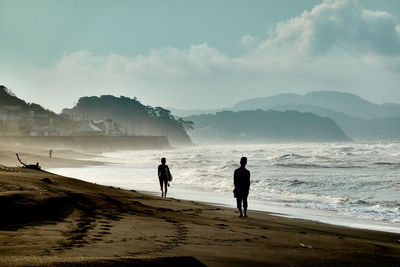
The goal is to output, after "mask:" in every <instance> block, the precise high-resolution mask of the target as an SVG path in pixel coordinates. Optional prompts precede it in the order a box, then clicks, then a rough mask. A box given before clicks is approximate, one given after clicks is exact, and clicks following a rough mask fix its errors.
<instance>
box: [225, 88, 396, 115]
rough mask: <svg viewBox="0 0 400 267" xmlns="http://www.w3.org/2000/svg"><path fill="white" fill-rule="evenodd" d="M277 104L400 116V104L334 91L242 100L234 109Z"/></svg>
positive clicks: (342, 111)
mask: <svg viewBox="0 0 400 267" xmlns="http://www.w3.org/2000/svg"><path fill="white" fill-rule="evenodd" d="M277 106H313V107H320V108H324V109H330V110H333V111H338V112H341V113H344V114H347V115H350V116H352V117H356V118H362V119H369V120H371V119H378V118H384V117H400V105H398V104H392V103H386V104H382V105H378V104H374V103H371V102H369V101H367V100H365V99H363V98H361V97H359V96H356V95H354V94H349V93H342V92H334V91H318V92H310V93H308V94H306V95H297V94H280V95H276V96H269V97H260V98H254V99H248V100H244V101H241V102H239V103H237V104H236V105H234V106H233V107H232V110H234V111H240V110H254V109H264V110H269V109H275V108H276V107H277Z"/></svg>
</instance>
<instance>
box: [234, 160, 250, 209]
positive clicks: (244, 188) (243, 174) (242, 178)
mask: <svg viewBox="0 0 400 267" xmlns="http://www.w3.org/2000/svg"><path fill="white" fill-rule="evenodd" d="M246 164H247V158H246V157H242V158H241V159H240V168H238V169H236V170H235V172H234V174H233V183H234V185H235V188H234V189H233V192H234V196H235V198H236V202H237V208H238V210H239V213H240V215H239V217H243V216H244V217H247V206H248V204H247V196H248V195H249V190H250V171H249V170H247V169H246V168H245V167H246ZM242 203H243V211H244V215H243V213H242Z"/></svg>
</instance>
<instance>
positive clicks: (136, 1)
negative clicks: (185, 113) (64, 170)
mask: <svg viewBox="0 0 400 267" xmlns="http://www.w3.org/2000/svg"><path fill="white" fill-rule="evenodd" d="M0 84H3V85H5V86H6V87H8V88H9V89H11V90H12V91H13V92H14V93H15V94H16V95H17V96H18V97H20V98H23V99H24V100H26V101H27V102H35V103H39V104H41V105H43V106H44V107H46V108H49V109H52V110H54V111H56V112H60V111H61V110H62V108H65V107H68V108H70V107H72V106H73V105H74V103H76V102H77V101H78V99H79V97H81V96H91V95H103V94H111V95H116V96H120V95H124V96H128V97H132V98H133V97H137V98H138V99H139V100H140V101H141V102H142V103H144V104H146V105H153V106H163V107H174V108H181V109H210V108H221V107H229V106H232V105H233V104H235V103H236V102H238V101H241V100H244V99H248V98H254V97H262V96H270V95H275V94H280V93H298V94H305V93H307V92H310V91H320V90H334V91H342V92H348V93H353V94H357V95H359V96H361V97H363V98H365V99H367V100H370V101H372V102H376V103H384V102H395V103H400V86H399V85H400V1H398V0H380V1H376V0H358V1H356V0H325V1H323V0H319V1H316V0H315V1H314V0H302V1H297V0H279V1H278V0H276V1H272V0H248V1H245V0H243V1H238V0H165V1H162V0H158V1H154V0H126V1H124V0H116V1H104V0H79V1H76V0H69V1H66V0H65V1H62V0H60V1H53V0H0Z"/></svg>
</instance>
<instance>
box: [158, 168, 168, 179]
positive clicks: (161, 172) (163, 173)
mask: <svg viewBox="0 0 400 267" xmlns="http://www.w3.org/2000/svg"><path fill="white" fill-rule="evenodd" d="M169 177H171V173H170V172H169V168H168V165H162V164H161V165H158V178H159V179H160V180H168V179H169Z"/></svg>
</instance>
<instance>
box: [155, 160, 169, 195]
mask: <svg viewBox="0 0 400 267" xmlns="http://www.w3.org/2000/svg"><path fill="white" fill-rule="evenodd" d="M166 162H167V160H166V159H165V158H162V159H161V165H158V179H159V181H160V189H161V197H167V191H168V181H169V180H170V177H171V172H170V171H169V168H168V165H166V164H165V163H166Z"/></svg>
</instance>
